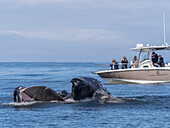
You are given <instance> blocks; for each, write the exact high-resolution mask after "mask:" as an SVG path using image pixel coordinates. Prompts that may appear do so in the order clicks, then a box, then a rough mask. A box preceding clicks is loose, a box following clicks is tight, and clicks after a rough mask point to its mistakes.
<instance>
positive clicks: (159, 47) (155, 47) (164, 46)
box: [130, 44, 170, 52]
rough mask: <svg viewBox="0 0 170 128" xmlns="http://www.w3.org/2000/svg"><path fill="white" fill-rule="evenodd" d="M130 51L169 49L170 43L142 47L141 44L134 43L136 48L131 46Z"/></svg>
mask: <svg viewBox="0 0 170 128" xmlns="http://www.w3.org/2000/svg"><path fill="white" fill-rule="evenodd" d="M130 50H132V51H137V52H152V51H158V50H170V45H162V46H155V45H154V46H149V45H147V47H144V46H143V44H136V48H131V49H130Z"/></svg>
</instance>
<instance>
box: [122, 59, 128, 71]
mask: <svg viewBox="0 0 170 128" xmlns="http://www.w3.org/2000/svg"><path fill="white" fill-rule="evenodd" d="M121 64H122V69H127V64H128V60H127V58H126V57H123V60H122V61H121Z"/></svg>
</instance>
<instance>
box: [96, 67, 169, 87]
mask: <svg viewBox="0 0 170 128" xmlns="http://www.w3.org/2000/svg"><path fill="white" fill-rule="evenodd" d="M96 73H97V74H98V75H99V76H100V77H101V78H103V79H104V80H105V81H107V82H108V83H113V84H114V83H120V84H121V83H138V84H152V83H153V84H156V83H166V82H170V68H169V67H168V68H151V69H144V68H141V69H140V68H136V69H120V70H108V71H99V72H96Z"/></svg>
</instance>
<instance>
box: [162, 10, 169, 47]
mask: <svg viewBox="0 0 170 128" xmlns="http://www.w3.org/2000/svg"><path fill="white" fill-rule="evenodd" d="M163 29H164V45H168V44H167V43H166V36H165V10H163Z"/></svg>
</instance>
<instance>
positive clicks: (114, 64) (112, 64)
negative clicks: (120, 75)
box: [110, 59, 119, 70]
mask: <svg viewBox="0 0 170 128" xmlns="http://www.w3.org/2000/svg"><path fill="white" fill-rule="evenodd" d="M118 65H119V64H118V62H116V60H115V59H113V60H112V62H111V64H110V67H111V70H115V69H119V66H118Z"/></svg>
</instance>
